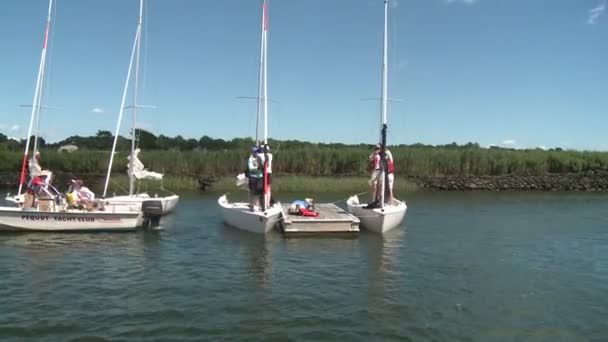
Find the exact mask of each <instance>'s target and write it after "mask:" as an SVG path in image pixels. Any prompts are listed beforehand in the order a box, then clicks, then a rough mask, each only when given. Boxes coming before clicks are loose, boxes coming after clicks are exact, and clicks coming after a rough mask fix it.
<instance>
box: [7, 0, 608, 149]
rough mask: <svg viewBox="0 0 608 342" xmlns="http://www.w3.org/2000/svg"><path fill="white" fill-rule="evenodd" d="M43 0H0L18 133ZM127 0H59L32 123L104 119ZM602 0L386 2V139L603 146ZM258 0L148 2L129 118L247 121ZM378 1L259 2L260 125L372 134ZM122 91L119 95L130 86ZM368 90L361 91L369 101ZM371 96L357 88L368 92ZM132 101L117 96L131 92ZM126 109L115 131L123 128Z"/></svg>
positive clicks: (243, 127)
mask: <svg viewBox="0 0 608 342" xmlns="http://www.w3.org/2000/svg"><path fill="white" fill-rule="evenodd" d="M47 6H48V1H47V0H26V1H23V0H6V1H2V2H1V3H0V42H1V44H2V53H0V76H1V77H0V132H1V133H3V134H5V135H8V136H11V137H25V136H26V135H27V126H28V124H29V116H30V112H29V111H30V109H28V108H24V107H20V106H21V105H27V104H31V102H32V99H33V95H34V84H35V81H36V74H37V70H38V64H39V60H40V53H41V42H42V36H43V31H44V23H45V20H46V11H47ZM138 6H139V3H138V1H137V0H56V1H55V10H54V13H53V24H52V27H51V34H50V39H49V52H48V57H47V73H46V76H45V89H44V96H43V105H45V106H48V107H52V108H51V109H47V110H44V111H43V113H42V115H41V129H40V131H41V132H40V134H41V135H42V136H43V137H44V138H45V139H46V140H47V141H58V140H61V139H63V138H65V137H68V136H71V135H93V134H95V133H96V132H97V131H98V130H110V131H114V129H115V125H116V120H117V117H118V110H119V107H120V100H121V96H122V92H123V85H124V82H125V77H126V73H127V67H128V62H129V57H130V53H131V51H130V50H131V46H132V42H133V38H134V34H135V30H136V19H137V11H138ZM607 6H608V4H607V0H576V1H572V0H554V1H548V0H542V1H541V0H390V14H389V58H388V62H389V81H388V84H389V88H388V93H389V97H390V98H392V99H396V100H399V101H392V102H391V103H390V105H389V112H388V125H389V135H388V141H389V143H390V144H412V143H418V142H419V143H424V144H433V145H436V144H447V143H451V142H457V143H461V144H462V143H466V142H469V141H471V142H477V143H479V144H480V145H482V146H489V145H498V146H505V147H514V148H531V147H547V148H551V147H562V148H567V149H585V150H608V138H607V137H606V134H605V131H606V128H608V115H607V114H608V93H607V90H608V44H607V43H608V13H606V8H607ZM260 20H261V0H260V1H257V0H221V1H218V0H214V1H211V0H171V1H170V0H147V2H146V11H145V17H144V31H143V35H144V37H143V46H142V69H143V71H142V72H141V74H140V75H141V79H142V82H141V85H140V92H139V95H138V96H139V100H138V103H139V104H140V105H150V106H155V108H151V109H144V110H143V111H142V112H141V113H140V115H139V117H138V120H137V126H138V127H141V128H143V129H146V130H149V131H151V132H153V133H155V134H164V135H168V136H176V135H181V136H183V137H184V138H196V139H198V138H200V137H201V136H203V135H208V136H211V137H214V138H223V139H231V138H234V137H247V136H253V135H254V134H255V111H256V105H255V101H251V100H246V99H238V98H237V97H239V96H255V95H256V94H257V82H258V59H259V44H260V25H261V24H260ZM382 25H383V1H382V0H299V1H297V0H269V33H268V96H269V98H270V99H272V102H271V104H270V108H269V135H270V137H272V138H276V139H299V140H307V141H313V142H343V143H375V142H377V140H378V126H379V109H380V104H379V101H377V100H375V98H378V97H379V95H380V85H381V80H380V78H381V53H382V30H383V26H382ZM131 96H132V95H129V99H131ZM369 98H372V100H369ZM366 99H368V100H366ZM128 102H129V101H128ZM129 120H130V116H126V117H125V121H124V122H123V124H122V128H121V134H127V132H128V127H127V126H128V125H129Z"/></svg>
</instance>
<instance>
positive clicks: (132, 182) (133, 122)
mask: <svg viewBox="0 0 608 342" xmlns="http://www.w3.org/2000/svg"><path fill="white" fill-rule="evenodd" d="M143 12H144V0H140V1H139V17H138V19H137V37H136V42H137V43H136V47H135V50H136V52H135V75H134V78H133V106H132V108H131V110H132V112H131V157H130V158H129V169H130V170H131V172H130V173H129V196H131V195H133V190H134V187H135V175H134V174H133V161H134V156H133V153H134V152H135V139H136V136H135V125H136V121H137V88H138V85H139V53H140V50H141V27H142V21H143Z"/></svg>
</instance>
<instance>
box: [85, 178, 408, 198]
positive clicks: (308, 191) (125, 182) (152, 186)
mask: <svg viewBox="0 0 608 342" xmlns="http://www.w3.org/2000/svg"><path fill="white" fill-rule="evenodd" d="M367 181H368V178H367V177H360V176H349V177H311V176H294V175H285V176H276V177H274V179H273V184H272V191H273V192H275V193H281V192H284V193H298V194H302V196H314V195H315V194H320V193H344V194H355V193H360V192H364V191H368V188H369V186H368V183H367ZM91 183H93V182H91ZM159 185H160V184H159V183H158V182H155V181H141V182H139V189H140V190H141V191H152V192H155V191H159ZM91 186H92V188H93V189H94V190H95V191H98V192H99V193H101V191H102V189H103V184H102V181H101V180H97V181H96V182H94V184H92V185H91ZM163 186H164V188H165V189H167V190H169V191H173V192H184V191H193V190H196V189H198V179H196V178H194V177H185V176H166V177H165V179H164V180H163ZM108 188H109V190H108V192H109V193H113V192H115V193H117V194H119V193H126V192H127V189H128V188H129V179H128V178H127V177H126V176H118V177H114V178H113V179H112V181H111V183H110V186H109V187H108ZM237 190H238V188H237V187H236V179H235V177H221V178H219V179H217V181H216V182H215V183H214V184H213V186H212V187H210V188H209V189H208V190H207V191H208V192H212V193H225V192H234V191H237ZM416 190H419V189H418V187H417V186H416V185H415V184H413V183H410V182H408V181H407V180H405V179H400V178H397V179H396V180H395V186H394V191H395V193H403V192H411V191H416Z"/></svg>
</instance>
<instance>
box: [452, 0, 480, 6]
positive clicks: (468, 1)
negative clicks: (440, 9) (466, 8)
mask: <svg viewBox="0 0 608 342" xmlns="http://www.w3.org/2000/svg"><path fill="white" fill-rule="evenodd" d="M446 2H447V3H448V4H456V3H458V4H465V5H473V4H474V3H476V2H477V0H446Z"/></svg>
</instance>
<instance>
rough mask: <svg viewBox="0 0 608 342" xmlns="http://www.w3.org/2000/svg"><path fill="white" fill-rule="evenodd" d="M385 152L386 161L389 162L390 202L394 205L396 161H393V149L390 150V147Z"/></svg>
mask: <svg viewBox="0 0 608 342" xmlns="http://www.w3.org/2000/svg"><path fill="white" fill-rule="evenodd" d="M384 154H385V155H386V162H387V164H388V170H386V171H387V173H388V189H389V201H388V203H390V204H391V205H393V204H394V203H393V183H395V163H394V161H393V154H392V153H391V151H389V150H388V149H386V150H385V151H384Z"/></svg>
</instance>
